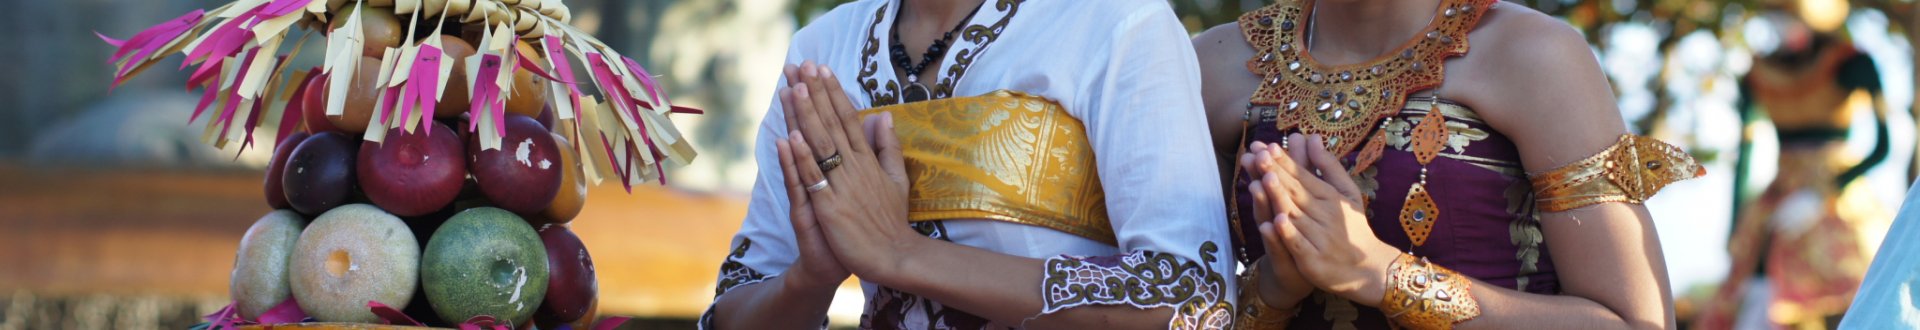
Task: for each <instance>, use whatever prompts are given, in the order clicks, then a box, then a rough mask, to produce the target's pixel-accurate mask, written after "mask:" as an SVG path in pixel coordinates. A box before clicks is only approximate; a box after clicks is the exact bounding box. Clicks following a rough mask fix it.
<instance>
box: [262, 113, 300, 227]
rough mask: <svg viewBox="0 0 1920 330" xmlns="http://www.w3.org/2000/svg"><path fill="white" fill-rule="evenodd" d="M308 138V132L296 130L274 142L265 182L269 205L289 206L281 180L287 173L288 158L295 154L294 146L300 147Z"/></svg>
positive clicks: (278, 207) (277, 207) (282, 207)
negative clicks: (278, 141)
mask: <svg viewBox="0 0 1920 330" xmlns="http://www.w3.org/2000/svg"><path fill="white" fill-rule="evenodd" d="M306 140H307V132H299V131H295V132H293V134H288V135H287V138H285V139H281V140H280V143H277V144H274V146H273V160H271V161H269V162H268V163H267V182H266V184H265V186H266V188H267V189H266V194H267V207H272V208H274V209H284V208H287V206H289V205H287V191H286V189H285V188H282V186H281V182H280V180H281V179H282V178H284V177H285V176H284V175H282V173H285V169H286V168H287V158H289V157H292V155H293V148H297V147H300V142H303V141H306Z"/></svg>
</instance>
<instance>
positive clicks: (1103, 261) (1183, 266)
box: [1041, 242, 1233, 329]
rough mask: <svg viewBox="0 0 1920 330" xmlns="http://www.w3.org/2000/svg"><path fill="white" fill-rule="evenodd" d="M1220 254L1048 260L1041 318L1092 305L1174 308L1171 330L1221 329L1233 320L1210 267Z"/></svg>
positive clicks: (1221, 282) (1208, 248)
mask: <svg viewBox="0 0 1920 330" xmlns="http://www.w3.org/2000/svg"><path fill="white" fill-rule="evenodd" d="M1218 251H1219V249H1218V247H1217V246H1215V245H1214V243H1213V242H1206V243H1204V244H1202V245H1201V246H1200V254H1199V255H1200V256H1201V258H1203V259H1206V260H1199V261H1196V260H1187V259H1185V258H1181V257H1180V256H1177V255H1174V254H1169V253H1160V252H1154V251H1142V250H1136V251H1133V252H1132V253H1128V254H1124V255H1116V256H1097V257H1079V256H1068V255H1061V256H1056V257H1053V258H1048V259H1047V262H1046V267H1047V268H1046V274H1045V277H1044V278H1043V279H1042V282H1041V290H1043V292H1044V293H1045V295H1044V298H1042V299H1043V300H1044V301H1043V303H1044V304H1043V306H1044V307H1045V308H1044V309H1043V310H1042V311H1041V314H1042V315H1045V314H1052V313H1055V312H1059V311H1062V310H1066V309H1068V308H1074V307H1080V306H1090V305H1095V306H1097V305H1126V306H1133V307H1135V308H1140V309H1150V308H1159V307H1173V308H1174V316H1173V319H1172V320H1171V321H1170V322H1169V323H1168V325H1167V326H1168V328H1170V329H1219V328H1224V327H1226V326H1227V324H1228V323H1230V322H1231V319H1232V318H1233V306H1232V305H1230V304H1229V303H1228V301H1227V300H1226V298H1225V295H1226V288H1227V283H1226V278H1225V277H1223V276H1221V275H1220V273H1219V272H1218V271H1215V270H1214V269H1213V268H1212V267H1209V266H1208V265H1210V264H1212V263H1213V261H1214V259H1215V258H1216V257H1215V256H1214V253H1215V252H1218Z"/></svg>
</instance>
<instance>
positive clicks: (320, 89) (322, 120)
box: [300, 73, 340, 133]
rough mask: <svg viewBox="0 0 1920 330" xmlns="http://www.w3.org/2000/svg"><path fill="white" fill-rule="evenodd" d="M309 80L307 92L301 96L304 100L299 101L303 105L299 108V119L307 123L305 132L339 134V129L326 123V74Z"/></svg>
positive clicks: (328, 122)
mask: <svg viewBox="0 0 1920 330" xmlns="http://www.w3.org/2000/svg"><path fill="white" fill-rule="evenodd" d="M310 79H311V80H312V81H309V82H307V91H306V92H305V93H304V94H301V97H302V98H304V99H303V100H300V102H302V103H305V104H304V105H301V106H300V118H301V121H303V122H306V123H307V132H313V133H319V132H327V131H334V132H339V131H340V128H339V127H334V126H333V122H331V121H327V74H324V73H323V74H317V75H314V76H313V78H310Z"/></svg>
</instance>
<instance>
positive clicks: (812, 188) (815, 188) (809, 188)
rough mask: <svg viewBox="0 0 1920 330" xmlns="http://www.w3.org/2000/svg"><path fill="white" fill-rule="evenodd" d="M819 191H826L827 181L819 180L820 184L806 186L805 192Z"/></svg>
mask: <svg viewBox="0 0 1920 330" xmlns="http://www.w3.org/2000/svg"><path fill="white" fill-rule="evenodd" d="M821 190H827V179H820V182H814V183H813V185H811V186H807V192H810V193H816V192H820V191H821Z"/></svg>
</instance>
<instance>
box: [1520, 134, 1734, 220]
mask: <svg viewBox="0 0 1920 330" xmlns="http://www.w3.org/2000/svg"><path fill="white" fill-rule="evenodd" d="M1706 174H1707V169H1706V168H1703V167H1700V164H1698V163H1695V162H1694V160H1693V157H1692V156H1689V155H1687V153H1686V152H1684V151H1681V150H1680V148H1679V147H1675V146H1673V145H1671V144H1667V143H1665V142H1660V140H1656V139H1654V138H1649V137H1643V136H1638V135H1621V136H1620V140H1619V141H1618V142H1615V143H1614V144H1613V146H1609V147H1607V149H1606V150H1601V151H1600V153H1597V154H1594V155H1593V156H1590V157H1587V158H1586V159H1582V160H1580V161H1578V162H1574V163H1573V164H1568V165H1567V166H1562V167H1560V168H1556V169H1553V170H1551V171H1547V172H1546V173H1540V174H1532V175H1529V177H1531V178H1532V179H1531V181H1532V182H1533V190H1534V192H1535V198H1536V201H1538V202H1539V207H1540V209H1541V210H1543V211H1547V212H1561V211H1567V210H1572V209H1578V208H1582V207H1587V206H1591V205H1594V204H1601V203H1613V202H1624V203H1634V204H1638V203H1642V202H1646V200H1647V198H1649V197H1653V194H1654V193H1657V192H1660V188H1663V187H1666V186H1667V185H1668V184H1672V183H1674V182H1676V181H1680V180H1686V179H1691V178H1695V177H1699V176H1702V175H1706Z"/></svg>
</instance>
